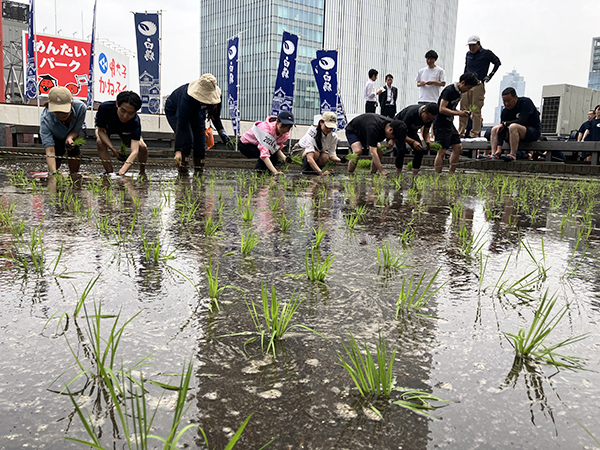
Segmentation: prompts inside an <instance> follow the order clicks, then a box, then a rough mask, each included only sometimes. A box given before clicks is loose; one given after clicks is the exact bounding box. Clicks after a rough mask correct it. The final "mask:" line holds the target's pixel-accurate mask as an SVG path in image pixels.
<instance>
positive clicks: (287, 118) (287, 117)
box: [277, 111, 294, 125]
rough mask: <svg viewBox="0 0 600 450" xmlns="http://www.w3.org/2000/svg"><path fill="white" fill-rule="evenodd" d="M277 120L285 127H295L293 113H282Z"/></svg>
mask: <svg viewBox="0 0 600 450" xmlns="http://www.w3.org/2000/svg"><path fill="white" fill-rule="evenodd" d="M277 120H279V121H280V122H281V123H282V124H284V125H294V115H293V114H292V112H291V111H281V112H280V113H279V115H278V116H277Z"/></svg>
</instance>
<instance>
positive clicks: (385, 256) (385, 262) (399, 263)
mask: <svg viewBox="0 0 600 450" xmlns="http://www.w3.org/2000/svg"><path fill="white" fill-rule="evenodd" d="M406 253H407V252H404V253H402V254H401V255H400V256H398V253H397V251H395V250H392V244H391V243H390V242H389V241H388V242H387V243H385V244H383V245H381V246H378V247H377V262H378V263H379V267H380V268H381V267H383V268H384V269H404V268H407V267H412V266H411V265H410V264H406V263H405V262H404V256H405V255H406Z"/></svg>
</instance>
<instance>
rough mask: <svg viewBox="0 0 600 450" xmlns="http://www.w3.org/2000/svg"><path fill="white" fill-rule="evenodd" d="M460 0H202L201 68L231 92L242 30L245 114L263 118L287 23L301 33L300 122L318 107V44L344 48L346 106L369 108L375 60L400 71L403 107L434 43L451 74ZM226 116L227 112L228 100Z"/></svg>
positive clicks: (341, 71) (381, 67) (383, 70)
mask: <svg viewBox="0 0 600 450" xmlns="http://www.w3.org/2000/svg"><path fill="white" fill-rule="evenodd" d="M457 8H458V0H421V1H415V0H400V1H397V2H389V1H383V0H365V1H361V2H357V1H356V0H352V1H350V0H256V1H252V2H250V1H249V0H219V1H217V0H202V1H201V4H200V20H201V23H200V73H206V72H210V73H212V74H214V75H215V76H216V77H217V80H218V82H219V86H220V87H221V89H222V90H223V98H224V99H226V98H227V97H226V96H227V83H226V81H227V78H226V74H227V62H226V58H227V40H228V39H229V38H231V37H232V36H235V35H237V34H239V36H240V49H239V85H240V92H239V105H240V112H241V118H242V120H250V121H254V120H263V119H264V118H265V117H266V116H267V114H268V113H269V112H270V110H271V101H272V96H273V89H274V87H275V79H276V76H277V67H278V64H279V52H280V49H281V38H282V34H283V32H284V31H288V32H290V33H294V34H296V35H298V36H299V41H298V47H299V48H298V60H297V66H296V85H295V92H294V106H293V112H294V115H295V117H296V120H297V122H298V123H299V124H309V123H312V121H313V117H314V116H315V115H317V114H319V93H318V90H317V86H316V83H315V80H314V76H313V74H312V68H311V65H310V61H311V60H312V59H314V58H315V57H316V51H317V50H318V49H327V50H331V49H336V50H338V52H339V53H338V61H339V64H338V76H339V88H340V92H341V97H342V101H343V102H344V107H345V110H346V113H347V114H349V115H353V114H360V113H362V112H364V96H363V92H364V86H365V83H366V81H367V78H368V75H367V74H368V71H369V69H371V68H374V69H377V70H378V71H379V75H380V78H379V79H378V81H377V83H378V84H379V83H380V84H381V85H383V84H384V77H385V74H387V73H391V74H392V75H393V76H394V85H395V86H396V87H398V91H399V94H398V107H399V108H401V107H404V106H407V105H410V104H414V103H416V102H417V99H418V88H417V86H416V81H415V77H416V75H417V72H418V70H419V69H420V68H422V67H424V66H425V65H426V64H425V53H426V52H427V51H428V50H430V49H434V50H436V51H437V52H438V54H439V59H438V65H439V66H441V67H443V68H444V69H445V70H446V79H447V80H448V82H450V81H451V79H452V66H453V63H454V61H453V55H454V41H455V33H456V32H455V29H456V17H457ZM223 106H224V107H223V112H222V116H223V117H228V111H227V106H226V102H224V104H223Z"/></svg>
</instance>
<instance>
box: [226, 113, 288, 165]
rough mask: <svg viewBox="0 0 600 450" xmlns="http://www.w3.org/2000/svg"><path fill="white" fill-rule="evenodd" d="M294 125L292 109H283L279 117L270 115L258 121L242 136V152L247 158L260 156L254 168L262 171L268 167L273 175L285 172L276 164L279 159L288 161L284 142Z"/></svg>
mask: <svg viewBox="0 0 600 450" xmlns="http://www.w3.org/2000/svg"><path fill="white" fill-rule="evenodd" d="M293 126H294V115H293V114H292V113H291V112H290V111H281V112H280V113H279V115H278V116H277V117H275V116H269V117H267V118H266V119H265V121H264V122H256V123H255V124H254V126H253V127H252V129H250V130H248V131H246V132H245V133H244V134H243V135H242V137H241V138H240V144H239V146H238V148H239V150H240V153H241V154H242V155H244V156H245V157H246V158H250V159H254V158H258V161H256V165H255V166H254V170H258V171H261V172H262V171H265V170H267V169H268V170H269V171H270V172H271V173H272V174H273V175H279V174H281V173H283V172H280V171H279V170H277V169H276V168H275V165H276V164H277V163H278V159H281V160H282V161H283V162H285V161H286V157H285V155H284V154H283V152H282V150H283V144H284V143H285V141H287V140H288V138H289V137H290V130H291V129H292V127H293Z"/></svg>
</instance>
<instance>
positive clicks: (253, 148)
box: [238, 141, 279, 171]
mask: <svg viewBox="0 0 600 450" xmlns="http://www.w3.org/2000/svg"><path fill="white" fill-rule="evenodd" d="M238 150H239V151H240V153H241V154H242V155H244V156H245V157H246V158H248V159H254V158H258V161H256V164H255V165H254V170H259V171H267V170H269V168H268V167H267V165H266V164H265V163H264V161H263V160H262V159H260V150H259V149H258V146H257V145H254V144H244V143H243V142H241V141H240V142H239V143H238ZM269 159H270V160H271V162H272V163H273V165H274V166H276V165H277V164H279V158H278V157H277V155H271V157H270V158H269Z"/></svg>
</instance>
